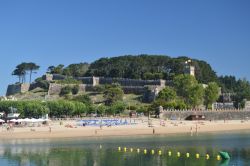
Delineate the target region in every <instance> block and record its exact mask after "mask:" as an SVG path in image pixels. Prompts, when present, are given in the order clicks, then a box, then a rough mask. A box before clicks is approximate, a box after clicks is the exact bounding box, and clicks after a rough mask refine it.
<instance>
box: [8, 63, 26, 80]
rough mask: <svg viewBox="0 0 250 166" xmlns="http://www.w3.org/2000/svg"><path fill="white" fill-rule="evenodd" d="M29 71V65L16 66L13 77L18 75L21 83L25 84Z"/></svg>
mask: <svg viewBox="0 0 250 166" xmlns="http://www.w3.org/2000/svg"><path fill="white" fill-rule="evenodd" d="M26 71H27V63H24V62H23V63H21V64H19V65H17V66H16V69H15V70H14V71H13V72H12V75H16V76H18V78H19V82H20V83H24V82H25V81H26V73H27V72H26Z"/></svg>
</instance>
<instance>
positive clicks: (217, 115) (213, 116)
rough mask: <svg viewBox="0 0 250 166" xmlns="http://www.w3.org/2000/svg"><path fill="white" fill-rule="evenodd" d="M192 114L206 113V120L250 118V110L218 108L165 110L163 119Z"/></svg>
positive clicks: (178, 117) (184, 116)
mask: <svg viewBox="0 0 250 166" xmlns="http://www.w3.org/2000/svg"><path fill="white" fill-rule="evenodd" d="M190 115H204V116H205V118H206V120H224V119H225V120H242V119H248V118H250V110H249V109H247V110H217V111H211V110H209V111H179V110H178V111H163V112H162V113H161V114H160V117H161V118H163V119H174V120H185V119H186V118H187V117H188V116H190Z"/></svg>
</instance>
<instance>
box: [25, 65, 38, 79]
mask: <svg viewBox="0 0 250 166" xmlns="http://www.w3.org/2000/svg"><path fill="white" fill-rule="evenodd" d="M39 68H40V66H38V65H37V64H35V63H33V62H30V63H27V64H26V70H28V71H29V73H30V83H31V78H32V74H33V73H35V71H36V70H39Z"/></svg>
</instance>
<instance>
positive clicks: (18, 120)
mask: <svg viewBox="0 0 250 166" xmlns="http://www.w3.org/2000/svg"><path fill="white" fill-rule="evenodd" d="M23 121H24V119H17V121H16V122H18V123H20V122H23Z"/></svg>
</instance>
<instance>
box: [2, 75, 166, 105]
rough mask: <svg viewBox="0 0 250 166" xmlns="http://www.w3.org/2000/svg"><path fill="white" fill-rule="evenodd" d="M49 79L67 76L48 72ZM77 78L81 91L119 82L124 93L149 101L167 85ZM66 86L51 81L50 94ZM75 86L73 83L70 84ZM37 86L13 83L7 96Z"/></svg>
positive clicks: (100, 78) (57, 92) (125, 79)
mask: <svg viewBox="0 0 250 166" xmlns="http://www.w3.org/2000/svg"><path fill="white" fill-rule="evenodd" d="M42 78H43V79H44V80H47V81H55V80H63V79H66V76H63V75H59V74H46V75H44V76H43V77H42ZM75 79H76V80H79V81H81V82H82V84H80V85H79V88H80V89H79V92H86V91H92V90H93V89H94V87H95V86H98V85H106V84H112V83H118V84H120V85H121V87H122V89H123V91H124V93H126V94H129V93H133V94H138V95H143V96H144V97H145V98H146V100H147V101H153V100H154V99H155V97H156V96H157V95H158V93H159V91H160V90H162V89H163V88H164V87H165V86H166V81H165V80H137V79H127V78H105V77H76V78H75ZM64 86H66V85H62V84H56V83H50V86H49V90H48V95H58V94H60V92H61V89H62V88H63V87H64ZM70 86H73V85H70ZM35 87H36V85H35V83H33V84H13V85H9V86H8V89H7V93H6V96H10V95H14V94H16V93H20V92H21V93H24V92H27V91H29V90H31V89H34V88H35Z"/></svg>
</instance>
